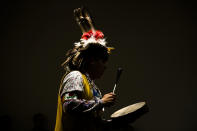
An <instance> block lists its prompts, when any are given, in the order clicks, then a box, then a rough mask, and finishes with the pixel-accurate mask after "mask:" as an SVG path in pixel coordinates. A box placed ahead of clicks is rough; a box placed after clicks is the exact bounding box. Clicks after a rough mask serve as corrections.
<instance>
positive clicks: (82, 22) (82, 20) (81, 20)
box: [62, 7, 114, 70]
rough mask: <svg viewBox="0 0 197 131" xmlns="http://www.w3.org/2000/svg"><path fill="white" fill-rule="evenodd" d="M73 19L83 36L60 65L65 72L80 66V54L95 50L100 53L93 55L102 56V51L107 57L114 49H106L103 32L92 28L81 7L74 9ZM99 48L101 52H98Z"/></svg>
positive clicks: (86, 14)
mask: <svg viewBox="0 0 197 131" xmlns="http://www.w3.org/2000/svg"><path fill="white" fill-rule="evenodd" d="M74 17H75V20H76V22H77V24H78V25H79V27H80V28H81V31H82V33H83V35H82V36H81V39H80V41H79V42H76V43H74V46H75V47H74V48H73V49H72V50H69V51H68V52H67V54H66V56H67V59H66V61H65V62H64V63H62V66H63V67H65V68H66V70H69V69H68V68H72V66H73V67H74V68H76V67H77V68H78V67H80V66H81V65H82V63H83V58H82V57H83V56H82V54H83V53H82V52H85V51H88V50H89V49H90V50H92V49H95V48H96V49H98V50H99V51H101V52H94V53H98V55H99V53H101V54H102V51H104V52H103V53H107V55H108V54H109V53H111V50H113V49H114V48H113V47H107V42H106V40H105V38H104V34H103V32H101V31H99V30H96V29H95V28H94V24H93V21H92V18H91V17H90V14H89V13H88V10H87V9H86V8H84V7H82V8H77V9H75V10H74ZM101 48H102V50H100V49H101ZM98 50H97V51H98ZM92 51H93V50H92Z"/></svg>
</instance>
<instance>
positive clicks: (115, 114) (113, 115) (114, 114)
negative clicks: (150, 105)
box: [110, 101, 146, 118]
mask: <svg viewBox="0 0 197 131" xmlns="http://www.w3.org/2000/svg"><path fill="white" fill-rule="evenodd" d="M137 104H141V105H140V107H139V108H138V109H135V110H133V111H132V112H128V113H125V114H123V115H121V116H117V113H118V112H120V111H121V110H124V109H126V108H129V107H132V106H134V105H137ZM145 105H146V102H144V101H143V102H137V103H134V104H132V105H129V106H126V107H124V108H121V109H119V110H117V111H115V112H114V113H113V114H111V116H110V117H111V118H118V117H122V116H125V115H127V114H130V113H133V112H135V111H137V110H139V109H141V108H142V107H143V106H145Z"/></svg>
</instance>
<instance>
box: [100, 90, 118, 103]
mask: <svg viewBox="0 0 197 131" xmlns="http://www.w3.org/2000/svg"><path fill="white" fill-rule="evenodd" d="M101 100H102V101H103V104H104V106H112V105H114V102H115V100H116V95H115V94H114V93H112V92H110V93H108V94H105V95H104V96H103V98H102V99H101Z"/></svg>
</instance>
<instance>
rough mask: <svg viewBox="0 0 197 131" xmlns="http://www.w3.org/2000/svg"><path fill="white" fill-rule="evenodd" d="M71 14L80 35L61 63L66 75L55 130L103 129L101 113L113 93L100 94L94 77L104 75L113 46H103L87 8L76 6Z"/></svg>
mask: <svg viewBox="0 0 197 131" xmlns="http://www.w3.org/2000/svg"><path fill="white" fill-rule="evenodd" d="M74 13H75V17H76V20H77V22H78V24H79V26H80V27H81V29H82V32H83V35H82V37H81V39H80V42H77V43H75V47H74V48H73V49H71V50H70V51H68V53H67V55H66V56H67V59H66V61H65V62H64V63H63V64H62V66H63V67H64V69H65V70H66V74H65V75H64V77H63V78H62V81H61V85H60V90H59V94H58V110H57V118H56V127H55V131H78V130H80V131H99V130H104V126H105V124H104V121H103V120H102V119H101V113H102V112H103V111H104V107H106V106H111V105H113V104H114V101H115V98H116V95H115V94H113V93H108V94H105V95H104V96H103V97H102V95H101V92H100V90H99V88H97V86H96V85H95V83H94V80H95V79H99V78H100V77H101V76H102V75H103V73H104V70H105V68H106V62H107V60H108V57H109V54H110V52H111V49H112V48H110V47H107V46H106V41H105V39H104V35H103V33H102V32H101V31H98V30H95V29H94V26H93V24H92V19H91V18H90V16H89V14H88V13H87V11H86V10H84V9H80V8H79V9H76V10H75V12H74Z"/></svg>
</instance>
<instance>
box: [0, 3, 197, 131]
mask: <svg viewBox="0 0 197 131" xmlns="http://www.w3.org/2000/svg"><path fill="white" fill-rule="evenodd" d="M83 3H84V1H66V0H64V1H63V0H61V1H35V0H34V1H25V0H24V1H19V0H18V1H6V2H4V3H1V9H2V11H1V13H2V15H1V22H2V24H1V26H2V28H1V30H2V31H3V33H2V35H1V57H2V58H1V96H0V99H1V102H0V105H1V108H0V116H7V117H6V120H8V122H9V123H10V125H9V127H10V128H12V130H13V131H28V130H31V129H32V128H33V122H32V117H33V116H34V114H36V113H42V114H44V115H45V117H46V118H47V120H48V129H49V130H53V128H54V124H55V117H56V103H57V92H58V88H59V82H60V79H61V76H62V75H63V73H64V72H63V70H62V69H61V67H60V64H61V63H62V62H63V61H64V58H65V57H64V56H65V53H66V51H67V50H68V49H70V48H71V47H72V46H73V43H74V42H76V41H78V40H79V39H80V37H81V31H80V28H79V27H78V25H77V24H76V22H75V20H74V18H73V10H74V9H75V8H78V7H80V6H81V5H82V4H83ZM85 3H86V5H87V6H88V7H89V9H90V11H91V13H92V15H93V16H94V20H95V23H96V27H97V29H100V30H102V31H103V32H104V34H105V36H106V37H107V41H108V42H109V43H111V45H113V46H114V47H115V48H116V50H115V51H114V52H113V54H112V55H111V57H110V60H109V62H108V69H107V70H106V72H105V74H104V76H103V77H102V79H101V80H98V81H97V82H96V83H97V84H98V86H99V87H100V89H101V90H102V92H103V94H105V93H108V92H110V91H112V89H113V84H114V80H115V75H116V69H117V68H118V67H119V66H121V67H122V68H123V69H124V72H123V74H122V76H121V80H120V84H119V86H118V87H117V92H116V93H117V95H118V102H117V104H116V105H115V106H114V107H112V108H109V109H108V108H107V109H106V113H105V117H107V118H108V117H109V115H110V114H111V113H113V112H114V111H116V110H118V109H120V108H122V107H124V106H127V105H130V104H134V103H136V102H139V101H146V102H147V104H148V106H149V108H150V112H149V113H148V114H146V115H144V116H142V117H141V118H140V119H139V120H137V121H136V122H135V123H133V124H132V125H133V127H134V130H135V131H158V130H159V131H174V130H179V131H185V130H188V131H194V130H197V127H196V122H197V113H196V110H197V106H196V100H197V99H196V98H197V93H196V92H197V89H196V86H197V81H196V78H197V74H196V73H197V69H196V63H197V62H196V55H197V53H196V48H195V44H196V38H195V36H196V29H197V27H196V4H195V3H192V2H191V1H174V0H173V1H172V0H160V1H147V0H140V1H137V2H136V1H125V0H121V1H115V0H114V1H109V0H99V1H96V0H92V1H90V0H86V2H85Z"/></svg>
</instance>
